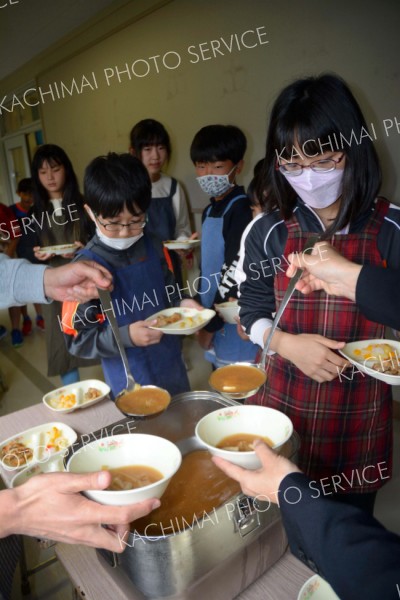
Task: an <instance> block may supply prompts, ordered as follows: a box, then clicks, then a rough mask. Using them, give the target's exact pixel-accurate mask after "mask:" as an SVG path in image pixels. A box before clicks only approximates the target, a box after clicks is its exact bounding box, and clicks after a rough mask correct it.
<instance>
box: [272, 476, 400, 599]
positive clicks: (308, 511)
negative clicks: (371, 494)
mask: <svg viewBox="0 0 400 600" xmlns="http://www.w3.org/2000/svg"><path fill="white" fill-rule="evenodd" d="M310 484H311V482H310V481H309V480H308V478H307V477H306V476H305V475H303V474H302V473H292V474H290V475H287V476H286V477H285V478H284V479H283V481H282V483H281V486H280V490H279V504H280V508H281V512H282V517H283V521H284V525H285V529H286V533H287V535H288V538H289V544H290V548H291V550H292V552H293V554H295V555H296V556H297V557H298V558H299V559H300V560H302V561H303V562H305V563H306V564H307V565H308V566H309V567H310V568H312V569H313V570H314V571H317V572H318V573H320V575H321V576H322V577H324V579H326V580H327V581H328V582H329V583H330V585H331V586H332V587H333V589H334V590H335V592H336V593H337V594H338V596H339V597H340V598H341V600H358V599H360V600H361V599H362V600H377V598H382V599H383V598H385V600H394V599H396V600H398V599H399V588H400V537H399V536H397V535H395V534H394V533H390V532H389V531H387V530H386V529H385V528H384V527H383V526H382V525H381V524H380V523H379V522H378V521H377V520H376V519H374V518H373V517H371V516H370V515H369V514H368V513H366V512H365V511H363V510H361V509H358V508H355V507H353V506H350V505H347V504H344V503H343V504H341V503H340V502H338V501H334V500H329V499H328V498H326V497H324V496H323V495H322V492H320V491H318V489H317V488H316V487H314V486H311V485H310Z"/></svg>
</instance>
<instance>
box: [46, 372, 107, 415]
mask: <svg viewBox="0 0 400 600" xmlns="http://www.w3.org/2000/svg"><path fill="white" fill-rule="evenodd" d="M89 388H96V389H97V390H99V391H100V392H101V395H100V396H98V398H94V399H93V400H85V393H86V392H87V391H88V389H89ZM109 393H110V388H109V386H108V385H107V384H106V383H104V381H100V380H99V379H86V380H85V381H78V382H77V383H70V384H69V385H65V386H64V387H61V388H57V389H56V390H53V391H52V392H48V393H47V394H46V395H45V396H43V402H44V404H45V406H46V407H47V408H49V409H50V410H53V411H54V412H57V413H70V412H73V411H74V410H77V409H78V408H87V407H88V406H93V404H97V402H101V401H102V400H103V399H104V398H105V397H106V396H107V395H108V394H109ZM63 394H64V395H67V394H74V396H75V398H76V402H75V404H74V406H72V407H71V408H56V403H57V400H58V399H59V398H60V396H62V395H63Z"/></svg>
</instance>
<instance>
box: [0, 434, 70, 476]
mask: <svg viewBox="0 0 400 600" xmlns="http://www.w3.org/2000/svg"><path fill="white" fill-rule="evenodd" d="M77 437H78V436H77V434H76V431H74V430H73V429H72V428H71V427H69V426H68V425H65V423H58V422H54V423H45V424H44V425H37V426H36V427H32V428H31V429H27V430H26V431H23V432H22V433H18V434H17V435H13V436H12V437H10V438H8V439H7V440H4V441H3V442H0V464H1V466H2V467H4V468H5V469H6V470H7V471H16V470H17V469H22V468H23V467H27V466H31V465H33V464H36V463H45V462H46V461H48V460H49V459H50V458H52V457H53V456H55V455H56V454H63V453H64V452H65V449H66V448H68V446H71V444H73V443H74V442H76V439H77Z"/></svg>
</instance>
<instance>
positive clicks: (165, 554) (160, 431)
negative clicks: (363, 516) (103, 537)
mask: <svg viewBox="0 0 400 600" xmlns="http://www.w3.org/2000/svg"><path fill="white" fill-rule="evenodd" d="M230 405H232V406H235V405H237V403H236V402H234V401H232V400H228V399H225V398H223V397H221V396H220V395H219V394H217V393H216V392H206V391H204V392H188V393H185V394H180V395H178V396H175V397H174V398H173V399H172V402H171V404H170V406H169V408H168V411H166V412H165V413H163V414H161V415H160V416H158V417H156V418H154V419H151V420H140V421H137V423H135V424H134V425H133V424H132V419H131V420H129V419H126V420H125V421H121V422H119V423H118V427H116V424H114V425H112V426H110V427H109V428H108V429H109V430H110V432H111V430H112V429H113V428H114V431H115V433H117V432H118V433H126V432H127V431H128V430H129V431H131V432H137V433H151V434H153V435H161V436H163V437H165V438H167V439H169V440H171V441H173V442H175V443H177V445H178V446H179V448H180V450H181V452H182V454H184V455H185V454H187V453H189V452H192V451H193V450H197V449H199V448H202V446H201V445H200V443H199V442H198V440H197V439H196V438H195V436H194V429H195V426H196V424H197V422H198V421H199V420H200V419H201V418H202V417H203V416H204V415H206V414H207V413H209V412H211V411H213V410H216V409H218V407H219V406H220V407H224V406H230ZM93 435H96V433H94V434H92V436H93ZM101 435H103V436H105V435H107V431H105V430H102V433H101ZM298 448H299V438H298V436H297V434H294V435H293V436H292V438H291V439H290V440H289V442H288V443H287V445H286V448H285V450H284V451H285V454H286V455H287V456H289V457H290V458H291V459H292V460H295V459H296V454H297V451H298ZM188 485H190V482H188ZM185 526H186V528H185ZM268 532H270V535H268ZM260 536H263V543H264V546H263V560H261V561H259V562H260V564H259V565H258V566H259V568H260V569H261V568H262V569H263V570H261V571H260V570H259V569H257V568H254V566H253V567H252V568H251V572H252V574H253V575H254V577H253V579H256V578H257V577H259V576H260V575H261V574H262V573H263V572H265V570H267V568H269V567H270V566H271V565H272V564H273V563H274V562H275V561H276V560H277V559H278V558H280V556H281V555H282V554H283V552H284V550H285V547H286V544H285V540H286V538H285V535H284V533H283V528H282V527H281V524H280V513H279V509H278V508H277V506H276V505H272V504H271V505H270V504H269V503H266V502H264V503H263V502H259V501H257V499H254V500H253V499H252V498H248V497H247V496H245V495H244V494H242V493H239V494H237V495H236V496H234V497H232V498H230V500H229V501H228V502H226V503H224V504H222V505H221V506H219V507H217V508H216V509H214V510H212V511H211V512H210V513H205V514H203V516H202V518H201V519H197V520H194V521H193V522H192V523H190V524H189V526H188V524H187V523H182V522H179V520H178V519H175V521H174V522H171V526H170V527H168V528H164V530H163V535H161V536H160V535H158V536H152V535H151V532H149V533H148V536H147V537H146V536H144V535H139V534H138V533H136V532H135V531H134V532H131V533H130V534H129V538H128V539H127V540H126V541H125V544H126V549H125V552H124V553H123V554H114V553H111V552H104V551H99V552H100V554H101V555H102V556H103V557H105V558H106V559H107V561H108V562H109V563H110V564H111V565H112V566H114V567H118V568H121V569H122V570H123V571H124V572H125V573H126V574H127V575H128V577H129V578H130V580H131V581H132V583H133V584H134V585H135V586H136V588H138V589H139V590H140V591H141V592H142V593H143V594H144V595H145V596H146V597H147V598H153V599H156V598H163V599H164V600H165V599H166V598H171V599H172V598H174V599H178V598H179V599H184V598H187V599H189V598H190V600H193V599H194V598H197V597H199V598H204V597H205V595H204V594H205V592H204V590H203V591H201V589H202V588H201V586H202V582H203V581H206V580H207V579H210V577H211V576H212V572H213V571H215V570H216V569H217V570H218V568H219V566H220V565H226V568H228V567H229V565H230V564H231V565H233V564H235V571H236V572H238V564H242V565H243V566H244V565H245V564H246V549H247V548H248V546H249V545H251V544H252V542H255V540H257V539H259V538H260ZM238 560H239V563H238ZM253 579H252V580H253ZM251 582H252V581H247V580H246V577H242V581H240V582H239V583H240V584H241V585H243V587H242V588H241V589H244V587H247V585H249V584H250V583H251ZM221 585H222V584H221ZM222 588H223V589H221V591H220V592H219V594H218V598H219V600H224V599H229V598H232V597H233V596H232V594H231V592H230V588H229V585H227V586H226V585H225V586H223V585H222ZM196 589H197V590H198V594H199V595H198V596H197V595H196V592H195V590H196ZM241 589H239V590H238V591H237V592H236V593H239V592H240V591H241ZM199 590H200V591H199ZM223 590H224V591H223ZM234 595H236V594H234Z"/></svg>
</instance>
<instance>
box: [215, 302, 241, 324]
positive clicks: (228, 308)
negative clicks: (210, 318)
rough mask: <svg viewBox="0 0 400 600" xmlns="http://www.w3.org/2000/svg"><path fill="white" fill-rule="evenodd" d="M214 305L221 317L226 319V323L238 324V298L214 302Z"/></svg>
mask: <svg viewBox="0 0 400 600" xmlns="http://www.w3.org/2000/svg"><path fill="white" fill-rule="evenodd" d="M214 307H215V310H216V311H217V313H218V314H219V316H220V317H221V319H223V320H224V321H225V323H230V324H231V325H237V321H236V318H237V317H238V314H239V304H238V301H237V300H231V301H229V302H221V304H214Z"/></svg>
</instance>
